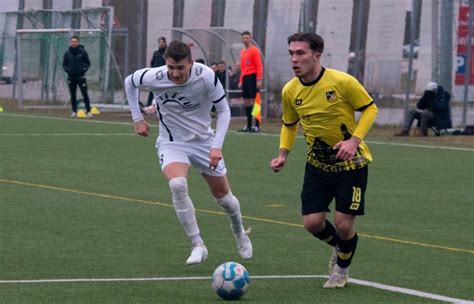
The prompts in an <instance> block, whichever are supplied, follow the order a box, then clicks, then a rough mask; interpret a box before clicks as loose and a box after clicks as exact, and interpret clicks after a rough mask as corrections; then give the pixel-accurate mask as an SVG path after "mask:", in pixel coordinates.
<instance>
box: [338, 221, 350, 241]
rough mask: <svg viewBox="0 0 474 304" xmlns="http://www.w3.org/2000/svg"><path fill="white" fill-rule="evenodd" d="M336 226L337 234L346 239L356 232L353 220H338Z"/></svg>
mask: <svg viewBox="0 0 474 304" xmlns="http://www.w3.org/2000/svg"><path fill="white" fill-rule="evenodd" d="M335 226H336V231H337V234H338V235H339V236H340V237H341V238H342V239H344V240H345V239H349V238H351V237H352V236H353V234H354V225H353V223H352V222H351V221H345V222H338V223H336V225H335Z"/></svg>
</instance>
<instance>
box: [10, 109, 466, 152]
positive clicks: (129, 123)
mask: <svg viewBox="0 0 474 304" xmlns="http://www.w3.org/2000/svg"><path fill="white" fill-rule="evenodd" d="M2 115H5V116H16V117H25V118H40V119H50V120H62V121H70V122H87V123H98V124H115V125H133V123H131V122H117V121H102V120H91V119H83V120H81V119H71V118H60V117H50V116H36V115H23V114H9V113H2ZM150 127H151V128H156V127H157V126H156V125H153V124H152V125H150ZM229 133H233V134H237V135H241V136H246V135H247V134H244V133H241V132H240V133H239V132H237V131H230V130H229ZM255 135H256V136H272V137H279V136H280V134H271V133H259V134H255ZM252 136H254V135H252ZM297 138H300V139H302V138H304V137H303V136H301V135H298V136H297ZM366 142H367V143H369V144H375V145H390V146H399V147H411V148H424V149H439V150H455V151H468V152H474V149H471V148H462V147H449V146H430V145H417V144H405V143H393V142H382V141H371V140H367V141H366Z"/></svg>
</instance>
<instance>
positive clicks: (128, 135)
mask: <svg viewBox="0 0 474 304" xmlns="http://www.w3.org/2000/svg"><path fill="white" fill-rule="evenodd" d="M152 133H153V136H151V137H149V138H142V137H139V136H135V135H133V127H132V125H131V124H121V123H114V122H110V123H100V122H97V121H85V120H68V119H53V118H47V117H35V116H17V115H10V114H5V113H3V114H0V281H7V280H46V279H79V278H80V279H87V278H96V279H107V278H168V277H208V278H209V279H202V280H184V279H183V280H175V281H166V280H165V281H124V282H66V283H60V282H58V283H29V284H19V283H4V282H3V283H0V303H213V302H216V303H219V302H222V301H221V300H220V299H219V298H218V296H217V295H215V294H214V292H213V291H212V289H211V286H210V276H211V274H212V272H213V271H214V268H215V267H217V266H218V265H219V264H220V263H222V262H225V261H230V260H235V261H237V262H239V263H242V264H243V265H244V266H246V268H247V269H248V270H249V272H250V274H251V276H270V275H326V272H327V262H328V259H329V255H330V250H329V247H328V246H326V245H325V244H323V243H322V242H320V241H318V240H316V239H315V238H314V237H312V236H311V235H310V234H309V233H307V232H306V231H305V230H304V228H303V227H302V224H301V215H300V200H299V194H300V189H301V185H302V179H303V169H304V162H305V160H304V157H305V144H304V140H303V139H301V138H299V139H297V143H296V146H295V149H294V151H292V153H291V154H290V156H289V162H288V163H287V166H286V167H285V168H284V170H283V171H282V172H280V173H279V174H275V173H273V172H271V171H270V170H269V161H270V160H271V158H273V157H274V156H275V155H276V153H277V147H278V136H275V135H266V134H239V133H235V132H230V133H229V134H228V136H227V138H226V143H225V147H224V156H225V159H226V164H227V167H228V169H229V178H230V181H231V184H232V190H233V192H234V193H235V194H236V195H237V197H238V198H239V200H240V202H241V205H242V213H243V215H244V217H245V218H244V221H245V225H246V226H251V227H252V234H251V238H252V241H253V244H254V257H253V258H252V260H250V261H244V260H242V259H241V258H240V257H239V256H238V254H237V251H236V248H235V242H234V239H233V237H232V234H231V231H230V229H229V221H228V219H227V218H226V217H225V216H224V215H223V213H222V211H221V209H220V208H219V207H218V205H217V204H216V203H215V202H214V201H213V199H212V197H211V195H210V193H209V191H208V190H207V187H206V184H205V182H204V181H203V179H202V178H201V177H200V176H199V175H198V174H197V172H196V171H195V170H192V172H191V175H190V179H189V185H190V195H191V198H192V199H193V201H194V204H195V207H196V209H197V219H198V223H199V225H200V228H201V232H202V236H203V238H204V239H205V241H206V245H207V247H208V249H209V258H208V260H206V261H205V262H204V263H203V264H202V265H200V266H199V267H194V268H189V267H187V266H186V265H185V260H186V258H187V256H188V255H189V252H190V246H189V243H188V240H187V239H186V237H185V235H184V232H183V231H182V228H181V226H180V225H179V222H178V220H177V218H176V215H175V212H174V210H173V208H172V203H171V195H170V193H169V188H168V185H167V182H166V181H165V179H164V178H163V177H162V176H161V171H160V168H159V164H158V161H157V157H156V155H155V148H154V141H155V136H156V134H157V128H153V129H152ZM369 141H370V138H369ZM369 146H370V148H371V151H372V154H373V156H374V158H375V161H374V163H373V164H371V166H370V169H369V186H368V190H367V197H366V216H363V217H360V218H358V220H357V231H358V232H359V234H360V236H361V237H360V239H359V247H358V249H357V253H356V256H355V258H354V260H353V265H352V267H351V277H352V278H355V279H360V280H366V281H370V282H376V283H382V284H387V285H392V286H398V287H402V288H408V289H413V290H418V291H422V292H427V293H432V294H436V295H443V296H446V297H452V298H459V299H465V300H474V287H473V286H474V285H473V283H472V282H473V273H474V238H473V237H472V233H473V231H474V229H473V228H474V224H473V223H474V211H473V210H474V208H473V207H474V206H473V205H474V199H473V198H474V190H473V184H474V183H473V182H474V180H473V172H474V150H473V149H469V148H467V149H464V150H463V149H460V150H447V149H442V148H430V149H428V148H423V147H419V146H414V147H410V146H400V145H385V144H370V143H369ZM324 281H325V279H324V278H295V279H266V278H259V279H253V280H252V282H251V287H250V289H249V291H248V293H247V294H246V295H245V296H244V298H243V299H242V300H241V301H242V302H244V303H428V302H429V303H434V302H438V301H435V300H431V299H427V298H423V297H419V296H412V295H407V294H403V293H398V292H392V291H387V290H381V289H377V288H374V287H367V286H360V285H357V284H350V285H349V286H348V287H347V288H345V289H343V290H324V289H323V288H322V285H323V283H324Z"/></svg>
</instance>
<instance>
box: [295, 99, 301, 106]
mask: <svg viewBox="0 0 474 304" xmlns="http://www.w3.org/2000/svg"><path fill="white" fill-rule="evenodd" d="M302 103H303V99H302V98H297V99H296V100H295V105H297V106H301V104H302Z"/></svg>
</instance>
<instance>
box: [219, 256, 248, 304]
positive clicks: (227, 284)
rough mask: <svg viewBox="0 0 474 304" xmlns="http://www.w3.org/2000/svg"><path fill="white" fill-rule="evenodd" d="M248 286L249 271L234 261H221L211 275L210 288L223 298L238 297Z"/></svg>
mask: <svg viewBox="0 0 474 304" xmlns="http://www.w3.org/2000/svg"><path fill="white" fill-rule="evenodd" d="M249 286H250V275H249V272H248V271H247V269H245V267H244V266H242V265H240V264H239V263H236V262H227V263H222V264H221V265H219V266H218V267H217V268H216V270H215V271H214V274H213V275H212V288H214V290H215V291H216V293H217V294H218V295H219V296H220V297H221V298H223V299H224V300H237V299H239V298H240V297H241V296H243V295H244V294H245V292H246V291H247V289H249Z"/></svg>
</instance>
